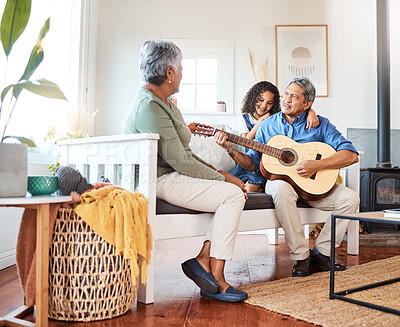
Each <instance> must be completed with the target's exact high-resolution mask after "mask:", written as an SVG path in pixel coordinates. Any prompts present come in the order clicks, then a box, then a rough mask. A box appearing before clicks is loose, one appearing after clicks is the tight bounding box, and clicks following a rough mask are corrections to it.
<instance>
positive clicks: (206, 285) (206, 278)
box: [182, 258, 219, 294]
mask: <svg viewBox="0 0 400 327" xmlns="http://www.w3.org/2000/svg"><path fill="white" fill-rule="evenodd" d="M182 270H183V272H184V273H185V275H186V276H187V277H188V278H190V279H191V280H192V281H194V282H195V283H196V285H197V286H198V287H200V289H201V290H203V291H205V292H207V293H210V294H216V293H218V291H219V285H218V283H217V281H216V280H215V279H214V277H213V276H212V275H211V274H210V273H208V272H207V271H205V269H204V268H203V267H202V266H201V264H200V263H199V262H198V261H197V260H196V258H193V259H190V260H187V261H185V262H184V263H182Z"/></svg>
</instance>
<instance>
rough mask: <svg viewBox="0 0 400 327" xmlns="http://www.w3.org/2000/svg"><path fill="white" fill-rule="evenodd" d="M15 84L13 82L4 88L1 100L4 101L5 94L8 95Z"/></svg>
mask: <svg viewBox="0 0 400 327" xmlns="http://www.w3.org/2000/svg"><path fill="white" fill-rule="evenodd" d="M13 86H14V84H11V85H9V86H7V87H5V88H4V90H3V92H1V102H3V100H4V98H5V96H6V95H7V93H8V91H9V90H10V89H11V88H12V87H13Z"/></svg>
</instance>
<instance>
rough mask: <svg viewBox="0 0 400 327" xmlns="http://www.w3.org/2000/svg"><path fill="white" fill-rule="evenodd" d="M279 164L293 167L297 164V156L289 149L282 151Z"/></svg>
mask: <svg viewBox="0 0 400 327" xmlns="http://www.w3.org/2000/svg"><path fill="white" fill-rule="evenodd" d="M279 161H281V163H282V164H283V165H285V166H293V165H294V164H296V162H297V155H296V153H295V152H293V151H292V150H291V149H282V156H281V158H280V160H279Z"/></svg>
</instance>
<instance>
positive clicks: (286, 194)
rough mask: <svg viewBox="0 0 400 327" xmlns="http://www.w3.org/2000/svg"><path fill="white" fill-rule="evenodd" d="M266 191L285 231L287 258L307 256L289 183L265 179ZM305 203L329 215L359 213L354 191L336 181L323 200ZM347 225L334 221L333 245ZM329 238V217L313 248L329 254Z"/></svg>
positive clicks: (301, 258)
mask: <svg viewBox="0 0 400 327" xmlns="http://www.w3.org/2000/svg"><path fill="white" fill-rule="evenodd" d="M265 192H266V193H268V194H271V196H272V198H273V201H274V204H275V210H276V215H277V218H278V220H279V222H280V224H281V226H282V228H283V230H284V231H285V239H286V243H287V244H288V246H289V248H290V258H291V259H293V260H303V259H306V258H307V257H308V256H309V247H308V241H307V240H306V238H305V236H304V232H303V227H302V224H301V221H300V215H299V210H298V209H297V206H296V203H297V200H298V198H299V196H298V195H297V193H296V192H295V190H294V188H293V187H292V186H291V185H290V184H289V183H287V182H285V181H281V180H275V181H268V182H267V185H266V187H265ZM306 202H307V203H308V204H310V205H311V206H312V207H314V208H318V209H321V210H329V211H332V214H344V213H354V212H358V208H359V202H360V200H359V198H358V195H357V193H356V192H354V191H353V190H351V189H349V188H348V187H346V186H344V185H343V184H335V186H334V187H333V189H332V191H331V192H330V193H329V194H328V195H327V196H325V197H324V198H323V199H322V200H318V201H306ZM348 225H349V220H343V219H337V220H336V240H335V247H338V246H340V244H341V243H342V240H343V237H344V233H345V232H346V229H347V226H348ZM330 239H331V220H330V219H328V220H327V221H326V222H325V225H324V227H323V228H322V230H321V232H320V234H319V236H318V238H317V239H316V241H315V248H316V249H317V250H318V251H319V252H321V253H322V254H324V255H326V256H330V248H331V247H330Z"/></svg>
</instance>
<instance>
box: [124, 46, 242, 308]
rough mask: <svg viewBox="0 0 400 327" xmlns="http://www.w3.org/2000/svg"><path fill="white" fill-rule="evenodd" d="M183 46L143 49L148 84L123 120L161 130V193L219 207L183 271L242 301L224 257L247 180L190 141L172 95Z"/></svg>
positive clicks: (213, 293)
mask: <svg viewBox="0 0 400 327" xmlns="http://www.w3.org/2000/svg"><path fill="white" fill-rule="evenodd" d="M181 63H182V52H181V51H180V49H179V48H178V47H177V46H176V45H175V44H174V43H172V42H170V41H168V40H150V41H147V42H145V43H144V44H143V46H142V48H141V50H140V57H139V65H140V72H141V76H142V80H143V85H142V87H141V88H140V89H139V91H138V93H137V96H136V99H135V100H134V101H133V104H132V105H131V107H130V109H129V111H128V112H127V114H126V116H125V119H124V121H123V126H122V132H123V133H125V134H127V133H157V134H159V135H160V140H159V143H158V159H157V175H158V176H157V177H158V178H157V197H159V198H161V199H163V200H165V201H167V202H169V203H172V204H174V205H177V206H180V207H184V208H189V209H193V210H198V211H205V212H214V213H215V214H214V217H213V220H212V222H211V224H210V226H209V228H208V230H207V233H206V236H205V241H204V243H203V247H202V249H201V250H200V253H199V254H198V255H197V257H196V258H193V259H190V260H187V261H185V262H184V263H183V264H182V269H183V272H184V273H185V275H186V276H187V277H189V278H190V279H192V280H193V281H194V282H195V283H196V284H197V285H198V286H199V287H200V289H201V291H200V294H201V296H203V297H205V298H211V299H216V300H220V301H225V302H239V301H243V300H245V299H246V298H247V293H245V292H242V291H239V290H236V289H235V288H233V287H232V286H230V285H229V284H228V283H227V282H226V281H225V278H224V267H225V261H226V260H230V259H231V258H232V253H233V247H234V244H235V239H236V232H237V229H238V225H239V218H240V215H241V213H242V210H243V206H244V203H245V196H246V195H245V194H244V193H243V192H245V188H244V184H243V182H242V181H241V180H240V179H238V178H236V177H234V176H232V175H231V174H229V173H226V172H223V171H217V170H216V169H215V168H214V167H212V166H211V165H210V164H208V163H207V162H205V161H203V160H202V159H200V158H199V157H197V156H196V155H195V154H194V153H193V152H192V151H191V149H190V147H189V145H188V144H189V141H190V137H191V133H190V130H189V128H188V127H187V126H186V124H185V121H184V120H183V117H182V114H181V112H180V111H179V109H178V108H177V107H176V106H175V104H174V103H173V102H172V101H171V100H170V97H171V96H172V95H173V94H174V93H177V92H178V91H179V84H180V81H181V79H182V65H181Z"/></svg>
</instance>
